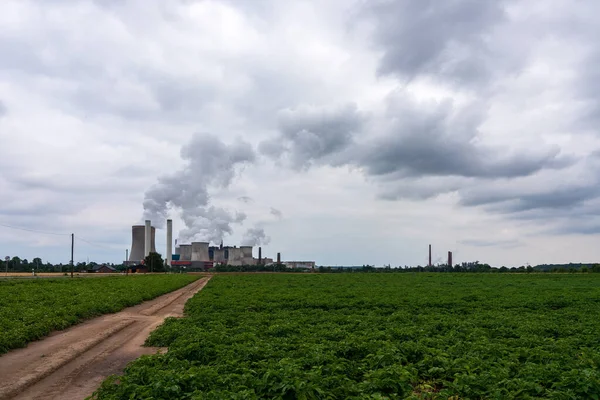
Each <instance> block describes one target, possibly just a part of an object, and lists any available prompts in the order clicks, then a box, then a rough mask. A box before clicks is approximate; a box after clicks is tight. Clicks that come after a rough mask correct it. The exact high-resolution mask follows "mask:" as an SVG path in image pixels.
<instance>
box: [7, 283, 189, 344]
mask: <svg viewBox="0 0 600 400" xmlns="http://www.w3.org/2000/svg"><path fill="white" fill-rule="evenodd" d="M196 279H198V276H190V275H146V276H129V277H124V276H123V277H121V276H116V277H103V278H85V279H84V278H80V279H69V278H58V279H28V280H0V354H2V353H5V352H7V351H8V350H10V349H14V348H17V347H23V346H25V345H26V344H27V343H29V342H31V341H33V340H36V339H39V338H41V337H43V336H45V335H47V334H49V333H50V332H52V331H54V330H59V329H65V328H67V327H68V326H71V325H73V324H76V323H77V322H80V321H82V320H84V319H87V318H91V317H95V316H98V315H101V314H106V313H111V312H116V311H119V310H122V309H123V308H125V307H128V306H132V305H135V304H138V303H141V302H142V301H144V300H149V299H152V298H154V297H157V296H159V295H161V294H165V293H168V292H171V291H173V290H175V289H178V288H180V287H182V286H185V285H187V284H189V283H191V282H193V281H194V280H196Z"/></svg>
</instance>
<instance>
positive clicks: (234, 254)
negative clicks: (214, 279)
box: [227, 247, 242, 265]
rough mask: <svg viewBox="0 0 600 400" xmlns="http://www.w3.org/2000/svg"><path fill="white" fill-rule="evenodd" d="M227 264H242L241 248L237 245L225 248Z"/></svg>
mask: <svg viewBox="0 0 600 400" xmlns="http://www.w3.org/2000/svg"><path fill="white" fill-rule="evenodd" d="M227 253H228V255H227V264H229V265H242V249H241V248H239V247H229V248H228V249H227Z"/></svg>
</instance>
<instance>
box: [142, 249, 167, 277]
mask: <svg viewBox="0 0 600 400" xmlns="http://www.w3.org/2000/svg"><path fill="white" fill-rule="evenodd" d="M144 266H145V267H146V268H148V271H150V272H164V271H165V262H164V260H163V259H162V256H161V255H160V254H159V253H150V254H148V256H147V257H146V258H144Z"/></svg>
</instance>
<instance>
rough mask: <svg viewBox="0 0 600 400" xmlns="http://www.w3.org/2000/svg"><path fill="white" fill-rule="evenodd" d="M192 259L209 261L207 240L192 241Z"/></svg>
mask: <svg viewBox="0 0 600 400" xmlns="http://www.w3.org/2000/svg"><path fill="white" fill-rule="evenodd" d="M192 261H210V258H209V256H208V242H193V243H192Z"/></svg>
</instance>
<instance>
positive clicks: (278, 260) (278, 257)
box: [277, 253, 281, 264]
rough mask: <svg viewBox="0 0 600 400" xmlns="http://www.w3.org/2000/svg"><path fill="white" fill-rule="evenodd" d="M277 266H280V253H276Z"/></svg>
mask: <svg viewBox="0 0 600 400" xmlns="http://www.w3.org/2000/svg"><path fill="white" fill-rule="evenodd" d="M277 264H281V253H277Z"/></svg>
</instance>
